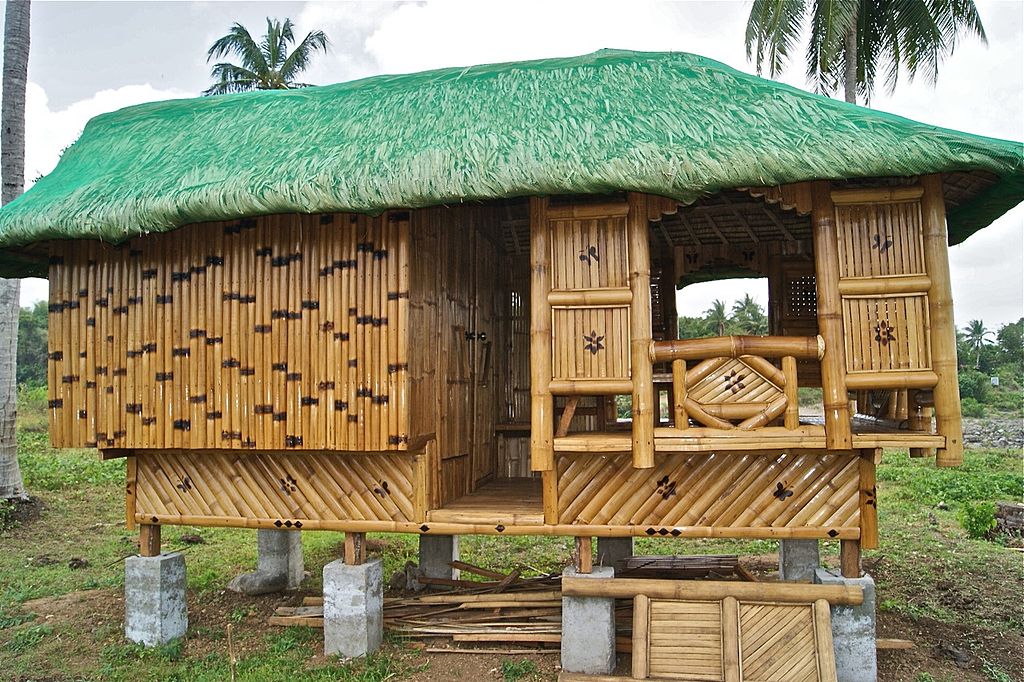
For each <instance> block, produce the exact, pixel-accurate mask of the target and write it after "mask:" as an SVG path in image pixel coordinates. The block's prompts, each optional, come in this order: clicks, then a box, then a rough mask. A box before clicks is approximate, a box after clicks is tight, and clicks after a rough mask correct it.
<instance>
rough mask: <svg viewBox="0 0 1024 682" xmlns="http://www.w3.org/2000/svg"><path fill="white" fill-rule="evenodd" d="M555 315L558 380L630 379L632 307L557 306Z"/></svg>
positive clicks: (555, 349) (553, 371)
mask: <svg viewBox="0 0 1024 682" xmlns="http://www.w3.org/2000/svg"><path fill="white" fill-rule="evenodd" d="M552 316H553V318H554V330H555V333H554V339H555V345H554V353H553V358H552V360H553V363H552V364H553V367H552V376H553V377H554V378H555V379H556V380H557V379H605V378H614V379H623V380H629V308H628V307H625V306H621V307H615V308H555V309H554V310H553V311H552ZM570 339H571V341H570Z"/></svg>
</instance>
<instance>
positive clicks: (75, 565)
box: [68, 556, 89, 571]
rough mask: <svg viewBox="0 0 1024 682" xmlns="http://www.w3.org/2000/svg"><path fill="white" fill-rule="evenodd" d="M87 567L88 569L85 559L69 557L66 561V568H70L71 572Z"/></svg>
mask: <svg viewBox="0 0 1024 682" xmlns="http://www.w3.org/2000/svg"><path fill="white" fill-rule="evenodd" d="M88 567H89V562H88V561H86V560H85V559H83V558H82V557H77V556H76V557H71V558H70V559H68V568H70V569H71V570H73V571H77V570H78V569H80V568H88Z"/></svg>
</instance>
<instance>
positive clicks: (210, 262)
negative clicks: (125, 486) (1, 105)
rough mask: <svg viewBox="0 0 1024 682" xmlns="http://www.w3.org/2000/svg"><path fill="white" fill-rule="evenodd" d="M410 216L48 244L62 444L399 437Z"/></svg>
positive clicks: (238, 444) (381, 443) (315, 219)
mask: <svg viewBox="0 0 1024 682" xmlns="http://www.w3.org/2000/svg"><path fill="white" fill-rule="evenodd" d="M407 239H408V214H407V213H391V214H385V215H383V216H381V217H378V218H369V217H365V216H349V215H323V216H270V217H265V218H259V219H244V220H240V221H235V222H225V223H208V224H203V225H194V226H189V227H185V228H182V229H179V230H175V231H173V232H170V233H167V234H162V235H150V236H147V237H144V238H140V239H134V240H132V241H131V242H130V243H128V244H125V245H123V246H120V247H112V246H107V245H103V244H100V243H98V242H60V243H55V244H54V245H53V247H52V252H51V266H50V317H49V325H50V327H49V329H50V337H49V352H50V361H49V386H50V408H51V409H50V433H51V434H52V438H53V441H54V444H55V445H56V446H62V447H95V446H99V447H119V448H191V449H203V448H206V449H219V448H249V449H284V448H295V449H337V450H385V449H396V450H397V449H403V448H404V447H405V444H406V441H407V435H408V420H407V409H406V404H407V402H408V390H407V386H406V374H407V370H408V364H407V363H408V359H407V352H406V346H407V339H406V338H405V337H406V335H405V333H404V330H405V328H406V325H407V324H408V282H407V268H406V267H405V264H406V262H407V258H408V254H407Z"/></svg>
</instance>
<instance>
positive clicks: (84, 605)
mask: <svg viewBox="0 0 1024 682" xmlns="http://www.w3.org/2000/svg"><path fill="white" fill-rule="evenodd" d="M768 564H770V559H769V558H768V557H759V561H758V563H757V565H759V566H764V565H768ZM302 596H304V595H303V594H296V593H293V594H288V595H269V596H263V597H245V596H241V595H237V594H235V593H233V592H227V591H219V592H213V593H205V594H204V595H203V597H202V599H201V600H199V599H197V598H196V596H195V595H191V594H190V595H189V605H188V606H189V622H190V631H192V632H196V633H200V634H202V633H211V632H221V631H223V629H224V628H226V626H227V624H228V623H229V622H231V621H235V622H233V624H232V627H233V628H234V633H235V636H234V642H235V653H236V655H237V656H238V657H239V659H244V658H245V657H246V656H247V655H251V654H254V653H256V652H258V651H260V650H262V649H263V648H265V647H266V646H267V644H266V642H267V636H268V635H272V634H274V633H280V632H282V629H281V628H276V627H273V626H270V625H267V618H268V617H269V616H270V615H271V614H272V613H273V611H274V609H275V608H277V607H278V606H282V605H294V604H298V603H300V602H301V598H302ZM25 609H26V610H27V611H29V612H31V613H34V614H36V615H37V621H36V622H39V623H58V622H59V623H62V624H64V625H71V629H72V630H75V631H83V632H94V633H95V632H100V633H103V632H105V633H108V636H107V640H108V641H107V642H98V643H97V642H88V643H85V644H86V645H85V646H83V645H82V644H79V645H78V646H77V647H75V648H77V649H79V650H75V651H66V650H65V651H63V652H62V653H64V655H65V656H69V657H70V656H73V657H75V658H77V659H78V664H77V665H76V668H78V669H79V670H80V672H81V673H82V674H87V673H89V672H91V671H95V670H96V668H97V665H98V653H97V652H98V651H99V650H100V649H102V644H114V643H119V642H121V641H123V639H122V636H121V628H122V627H123V625H122V624H123V610H124V597H123V594H122V593H121V591H120V590H115V589H97V590H88V591H80V592H73V593H70V594H67V595H64V596H61V597H55V598H44V599H37V600H34V601H29V602H26V603H25ZM878 636H879V637H880V638H892V639H907V640H911V641H912V642H914V644H915V647H914V648H913V649H905V650H882V651H879V655H878V663H879V678H878V679H879V682H905V681H907V680H914V679H915V677H916V676H917V675H919V674H920V673H922V672H927V673H929V674H931V675H932V676H933V677H934V679H935V680H939V681H941V680H957V681H959V680H964V681H969V682H975V681H977V682H985V681H988V680H992V679H993V678H992V677H991V676H990V675H988V674H986V665H985V664H986V662H988V663H989V664H994V665H996V666H998V667H999V668H1001V669H1002V670H1009V671H1016V673H1015V674H1017V675H1020V669H1021V660H1022V659H1021V654H1022V652H1024V637H1022V636H1021V635H1020V634H1019V633H1016V632H996V631H994V630H988V629H985V628H979V627H967V626H955V627H954V626H951V625H948V624H945V623H941V622H937V621H934V620H930V619H916V620H915V619H911V618H908V617H905V616H901V615H898V614H894V613H889V612H886V611H880V612H879V614H878ZM317 638H318V637H317ZM69 644H70V643H69ZM97 644H99V645H97ZM388 646H390V647H393V648H395V649H397V650H403V649H404V650H406V653H408V655H409V662H410V664H411V665H413V666H414V667H420V666H423V669H422V670H419V671H418V672H416V673H414V674H413V675H412V676H411V677H410V678H409V679H411V680H414V681H415V682H440V681H449V680H450V681H452V682H455V681H461V680H488V679H494V680H500V679H502V673H501V665H502V662H503V661H505V660H508V659H509V658H512V659H514V660H516V661H521V660H522V659H529V660H531V661H532V662H533V663H534V665H535V666H536V669H537V673H536V675H535V677H533V679H554V677H555V676H556V675H557V672H558V654H557V653H554V652H553V653H545V654H523V653H516V654H515V655H513V656H508V655H497V654H493V653H484V654H445V653H438V652H434V651H428V650H427V648H426V647H429V648H431V649H432V648H435V647H436V648H450V647H451V646H452V645H451V644H450V643H446V642H444V641H437V642H427V643H425V644H424V645H418V644H417V645H413V644H408V643H401V642H393V643H391V644H389V645H388ZM318 648H319V647H318V646H313V649H314V650H316V649H318ZM410 648H412V649H414V651H412V652H409V651H408V649H410ZM488 648H492V649H497V648H500V649H506V648H511V649H516V650H524V649H529V648H530V647H529V646H525V645H508V646H502V645H498V644H496V645H489V647H488ZM554 651H557V650H554ZM182 653H183V655H184V656H188V657H190V658H202V657H205V656H207V655H209V654H226V653H227V641H226V639H225V638H224V637H222V636H215V637H210V636H193V637H189V638H188V639H187V641H186V642H185V644H184V647H183V651H182ZM66 660H67V659H66ZM324 662H325V661H324V659H323V656H322V654H320V653H317V654H315V655H314V656H313V657H312V658H311V659H310V661H309V665H310V666H312V667H317V666H319V665H322V664H323V663H324ZM424 664H425V665H424ZM628 670H629V656H628V655H620V657H619V667H618V671H619V672H620V673H623V674H626V673H628ZM524 679H531V677H529V676H528V677H526V678H524ZM1018 679H1021V678H1018Z"/></svg>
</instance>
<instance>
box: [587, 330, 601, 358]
mask: <svg viewBox="0 0 1024 682" xmlns="http://www.w3.org/2000/svg"><path fill="white" fill-rule="evenodd" d="M583 341H584V343H583V350H589V351H590V354H591V355H597V351H599V350H604V344H603V343H601V342H602V341H604V336H598V334H597V332H596V331H594V330H593V329H591V330H590V334H584V335H583Z"/></svg>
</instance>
